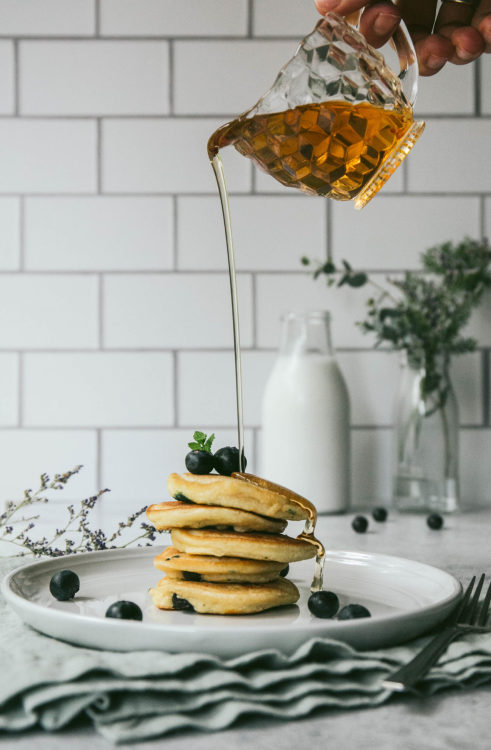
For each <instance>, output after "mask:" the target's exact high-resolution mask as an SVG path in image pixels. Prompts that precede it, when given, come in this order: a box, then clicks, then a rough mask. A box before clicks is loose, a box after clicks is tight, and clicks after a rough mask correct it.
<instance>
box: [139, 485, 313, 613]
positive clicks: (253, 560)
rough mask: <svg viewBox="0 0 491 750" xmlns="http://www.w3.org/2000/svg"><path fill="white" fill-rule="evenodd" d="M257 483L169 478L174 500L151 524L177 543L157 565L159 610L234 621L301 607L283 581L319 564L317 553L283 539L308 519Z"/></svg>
mask: <svg viewBox="0 0 491 750" xmlns="http://www.w3.org/2000/svg"><path fill="white" fill-rule="evenodd" d="M238 477H240V478H238ZM249 477H250V480H249V479H248V478H249ZM254 479H256V478H255V477H253V476H252V475H247V474H241V475H237V476H235V477H228V476H221V475H219V474H206V475H201V474H171V475H170V477H169V480H168V483H167V486H168V489H169V492H170V494H171V496H172V497H174V498H175V500H174V501H170V502H165V503H159V504H156V505H151V506H149V508H148V509H147V517H148V519H149V520H150V522H151V523H152V524H153V525H154V526H155V528H156V529H158V530H159V531H163V530H170V532H171V540H172V546H171V547H167V549H165V550H164V551H163V552H162V553H161V554H159V555H157V557H156V558H155V561H154V563H155V566H156V567H157V568H158V569H159V570H163V571H164V572H165V574H166V575H165V577H164V578H162V580H161V581H159V583H158V584H157V586H156V587H155V588H153V589H151V590H150V594H151V596H152V599H153V602H154V604H155V606H157V607H159V609H189V610H194V611H196V612H199V613H202V614H224V615H225V614H226V615H232V614H251V613H253V612H262V611H263V610H266V609H270V608H271V607H278V606H281V605H284V604H294V603H295V602H296V601H297V600H298V597H299V592H298V589H297V587H296V586H295V584H293V583H292V582H291V581H289V580H287V579H286V578H284V577H282V574H283V576H284V574H285V572H286V571H287V570H288V568H287V566H288V563H290V562H295V561H297V560H306V559H308V558H311V557H314V556H315V554H316V549H315V547H314V546H313V545H312V544H310V543H309V542H306V541H303V540H300V539H293V538H291V537H288V536H286V535H284V534H283V533H282V532H283V531H284V530H285V527H286V525H287V521H288V520H292V521H301V520H304V519H306V518H307V514H306V511H305V510H304V509H303V508H302V507H301V506H299V504H298V503H295V502H294V501H293V500H292V498H291V495H290V496H289V494H288V492H287V491H286V490H285V492H284V493H283V492H281V489H282V488H279V487H277V486H276V485H268V483H266V482H264V480H261V481H262V484H263V486H259V485H258V484H257V483H256V482H254V481H253V480H254ZM272 487H274V489H272ZM278 490H280V491H278Z"/></svg>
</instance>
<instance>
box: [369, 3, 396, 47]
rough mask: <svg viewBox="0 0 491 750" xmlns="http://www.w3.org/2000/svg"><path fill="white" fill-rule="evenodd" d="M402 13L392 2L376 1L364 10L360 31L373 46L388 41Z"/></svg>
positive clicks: (379, 45) (378, 45)
mask: <svg viewBox="0 0 491 750" xmlns="http://www.w3.org/2000/svg"><path fill="white" fill-rule="evenodd" d="M400 20H401V14H400V12H399V9H398V8H397V7H396V6H395V5H393V4H392V3H385V2H383V3H374V4H373V5H369V6H368V7H367V8H365V10H364V11H363V14H362V17H361V21H360V31H361V33H362V34H363V36H364V37H365V39H366V40H367V42H368V44H371V45H372V47H381V46H382V45H383V44H385V42H387V41H388V40H389V39H390V37H391V36H392V34H393V33H394V31H395V30H396V28H397V25H398V24H399V21H400Z"/></svg>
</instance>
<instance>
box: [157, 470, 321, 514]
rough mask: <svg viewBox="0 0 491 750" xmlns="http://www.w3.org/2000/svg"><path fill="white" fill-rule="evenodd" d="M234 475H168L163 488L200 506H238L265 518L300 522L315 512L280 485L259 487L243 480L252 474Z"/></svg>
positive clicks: (270, 484) (269, 483)
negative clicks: (165, 487)
mask: <svg viewBox="0 0 491 750" xmlns="http://www.w3.org/2000/svg"><path fill="white" fill-rule="evenodd" d="M238 476H240V477H241V478H236V477H227V476H221V475H219V474H171V475H170V476H169V479H168V481H167V487H168V490H169V493H170V494H171V496H172V497H174V498H177V497H179V496H181V497H182V496H183V497H185V498H187V499H188V500H191V502H193V503H198V504H200V505H215V506H216V505H219V506H223V507H225V508H238V509H239V510H245V511H248V512H250V513H257V514H258V515H262V516H267V517H268V518H282V519H285V520H286V521H302V520H306V519H307V518H308V517H309V515H310V512H314V513H315V508H314V506H313V505H312V504H311V503H308V501H306V500H304V499H303V498H300V499H301V500H302V502H303V507H302V504H300V503H299V502H297V501H296V500H295V498H299V497H300V496H297V495H295V493H292V492H290V491H289V490H287V489H286V488H284V487H280V485H274V484H272V483H271V482H267V481H266V480H262V481H261V486H259V483H258V482H256V481H252V480H251V481H248V480H247V479H244V478H245V477H249V476H252V475H248V474H241V475H238ZM306 507H307V508H308V509H306Z"/></svg>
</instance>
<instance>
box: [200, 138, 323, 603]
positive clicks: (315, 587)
mask: <svg viewBox="0 0 491 750" xmlns="http://www.w3.org/2000/svg"><path fill="white" fill-rule="evenodd" d="M209 156H210V161H211V166H212V167H213V171H214V173H215V177H216V181H217V185H218V192H219V195H220V203H221V206H222V215H223V223H224V227H225V240H226V244H227V259H228V271H229V281H230V295H231V301H232V320H233V335H234V359H235V397H236V409H237V431H238V442H239V471H238V472H236V473H234V474H233V477H234V478H235V479H241V480H243V481H246V482H250V483H252V484H255V485H256V486H257V487H262V488H264V489H269V490H273V491H276V492H279V493H280V494H282V495H286V496H287V498H288V499H289V500H290V501H291V502H293V503H295V504H296V505H298V506H299V507H300V508H301V509H302V510H303V511H304V513H305V515H306V521H305V528H304V530H303V531H302V533H301V534H299V535H298V537H297V539H301V540H302V541H305V542H309V543H310V544H313V545H314V546H315V547H316V550H317V553H316V557H315V570H314V577H313V580H312V584H311V586H310V590H311V591H321V590H322V582H323V570H324V559H325V550H324V546H323V545H322V542H320V541H319V540H318V539H316V537H315V536H314V531H315V525H316V521H317V511H316V509H315V506H314V505H313V504H312V503H311V502H310V501H309V500H307V499H306V498H304V497H302V496H301V495H297V493H295V492H292V491H291V490H289V489H287V488H286V487H282V486H281V485H278V484H274V483H273V482H270V481H268V480H266V479H262V478H261V477H257V476H255V475H254V474H246V473H244V466H243V457H244V410H243V399H242V367H241V356H240V329H239V308H238V295H237V275H236V272H235V253H234V244H233V238H232V221H231V217H230V206H229V201H228V193H227V185H226V182H225V174H224V170H223V163H222V160H221V159H220V155H219V153H218V150H216V151H215V152H214V153H213V152H211V153H210V152H209ZM304 517H305V516H304Z"/></svg>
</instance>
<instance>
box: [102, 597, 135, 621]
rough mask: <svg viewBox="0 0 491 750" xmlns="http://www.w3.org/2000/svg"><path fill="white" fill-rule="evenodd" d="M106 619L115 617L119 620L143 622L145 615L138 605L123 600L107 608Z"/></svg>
mask: <svg viewBox="0 0 491 750" xmlns="http://www.w3.org/2000/svg"><path fill="white" fill-rule="evenodd" d="M106 617H115V618H116V619H118V620H142V619H143V614H142V611H141V609H140V607H139V606H138V604H135V602H128V601H125V600H124V599H121V600H120V601H119V602H114V604H111V606H110V607H108V608H107V610H106Z"/></svg>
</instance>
